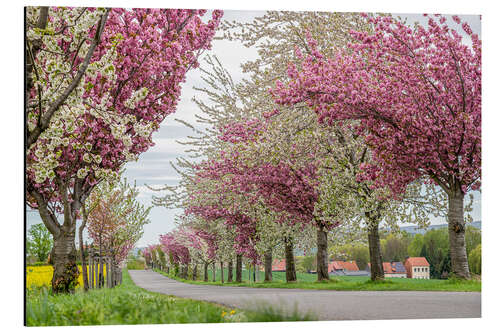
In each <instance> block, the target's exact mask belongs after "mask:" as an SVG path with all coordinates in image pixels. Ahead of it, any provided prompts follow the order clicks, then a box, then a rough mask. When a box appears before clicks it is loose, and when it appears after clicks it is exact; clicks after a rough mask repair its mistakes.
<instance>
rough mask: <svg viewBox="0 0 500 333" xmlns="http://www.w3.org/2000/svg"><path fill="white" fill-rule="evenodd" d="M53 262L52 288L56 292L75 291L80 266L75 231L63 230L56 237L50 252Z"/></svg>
mask: <svg viewBox="0 0 500 333" xmlns="http://www.w3.org/2000/svg"><path fill="white" fill-rule="evenodd" d="M50 258H51V260H52V262H53V268H54V275H53V276H52V290H53V291H54V293H66V292H70V293H72V292H74V290H75V287H76V285H77V284H78V275H79V272H78V266H77V265H76V248H75V232H74V231H73V232H64V231H63V232H61V234H60V235H59V237H55V238H54V246H53V248H52V251H51V253H50Z"/></svg>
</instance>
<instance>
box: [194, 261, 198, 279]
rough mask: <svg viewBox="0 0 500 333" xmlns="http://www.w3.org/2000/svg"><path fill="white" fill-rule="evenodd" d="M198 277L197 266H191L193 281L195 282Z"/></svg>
mask: <svg viewBox="0 0 500 333" xmlns="http://www.w3.org/2000/svg"><path fill="white" fill-rule="evenodd" d="M197 275H198V264H196V263H194V264H193V281H196V279H197V278H198V277H197Z"/></svg>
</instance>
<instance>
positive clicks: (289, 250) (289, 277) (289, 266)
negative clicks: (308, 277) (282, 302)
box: [285, 238, 297, 282]
mask: <svg viewBox="0 0 500 333" xmlns="http://www.w3.org/2000/svg"><path fill="white" fill-rule="evenodd" d="M285 260H286V282H295V281H297V274H296V273H295V258H294V257H293V242H292V240H291V239H290V238H285Z"/></svg>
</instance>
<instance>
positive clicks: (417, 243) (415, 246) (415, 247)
mask: <svg viewBox="0 0 500 333" xmlns="http://www.w3.org/2000/svg"><path fill="white" fill-rule="evenodd" d="M423 246H424V235H421V234H416V235H415V236H414V237H413V239H412V241H411V242H410V244H409V245H408V255H409V256H410V257H418V256H420V253H421V252H422V247H423Z"/></svg>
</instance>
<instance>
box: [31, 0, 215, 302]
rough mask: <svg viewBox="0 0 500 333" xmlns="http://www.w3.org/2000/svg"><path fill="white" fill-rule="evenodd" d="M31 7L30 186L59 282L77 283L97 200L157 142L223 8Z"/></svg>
mask: <svg viewBox="0 0 500 333" xmlns="http://www.w3.org/2000/svg"><path fill="white" fill-rule="evenodd" d="M205 14H206V11H205V10H178V9H121V8H112V9H109V8H78V7H71V8H70V7H27V8H26V27H25V28H26V29H25V31H26V44H25V54H26V57H25V58H26V101H25V103H26V121H27V128H26V141H25V142H26V148H25V149H26V152H25V153H26V194H27V204H28V205H29V206H30V207H32V208H34V209H37V210H38V212H39V213H40V217H41V219H42V221H43V223H44V224H45V226H46V227H47V229H48V230H49V231H50V232H51V234H52V236H53V238H54V246H53V249H52V252H51V258H52V262H53V266H54V275H53V279H52V289H53V290H54V291H56V292H68V291H71V290H72V289H73V288H74V286H75V281H76V278H77V276H78V268H77V266H76V251H75V235H76V221H77V219H80V218H81V217H82V211H81V210H82V207H85V203H86V200H87V198H89V196H91V195H92V192H93V190H94V189H95V188H96V186H97V185H98V184H99V183H101V182H102V181H106V180H109V179H112V178H113V177H114V176H115V175H116V174H117V172H119V170H120V168H121V167H122V166H123V165H124V164H125V163H126V162H127V161H132V160H136V159H137V157H138V156H139V154H141V153H142V152H145V151H146V150H147V149H148V148H149V147H151V146H152V145H153V142H152V139H151V135H152V133H153V132H154V131H156V130H158V128H159V126H160V123H161V122H162V121H163V120H164V119H165V117H166V116H167V115H169V114H171V113H173V112H174V111H175V108H176V105H177V102H178V100H179V97H180V93H181V87H180V84H181V82H183V81H184V79H185V76H186V72H187V71H188V70H190V69H192V68H194V67H197V66H198V60H197V59H198V57H199V55H200V53H201V52H202V51H203V50H205V49H209V48H210V43H211V39H212V37H213V36H214V33H215V30H216V28H217V26H218V25H219V21H220V18H221V16H222V12H221V11H218V10H215V11H213V12H212V17H211V18H210V19H204V18H203V17H204V15H205Z"/></svg>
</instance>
